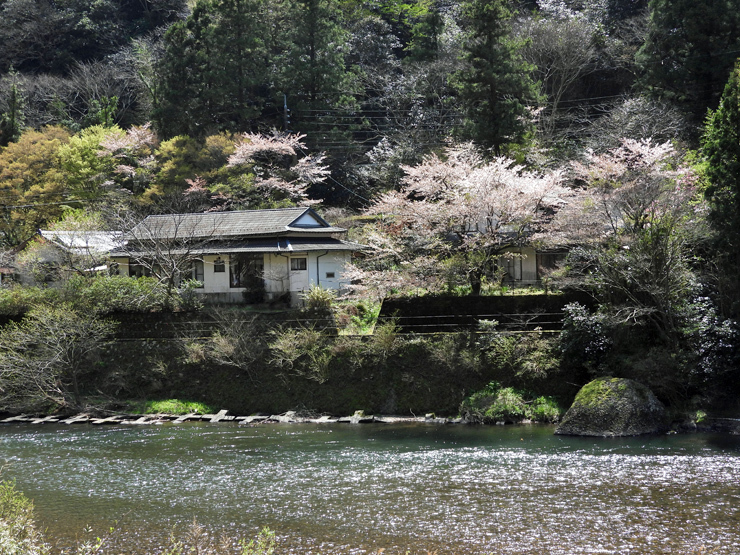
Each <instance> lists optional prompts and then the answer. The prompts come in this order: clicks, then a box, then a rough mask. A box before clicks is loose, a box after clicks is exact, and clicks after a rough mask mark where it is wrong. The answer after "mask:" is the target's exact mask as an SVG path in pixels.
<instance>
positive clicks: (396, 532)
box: [0, 423, 740, 555]
mask: <svg viewBox="0 0 740 555" xmlns="http://www.w3.org/2000/svg"><path fill="white" fill-rule="evenodd" d="M0 464H4V470H3V471H2V477H3V478H4V479H9V478H14V479H15V480H16V482H17V486H18V489H20V490H21V491H23V492H24V493H25V494H26V495H27V496H29V497H30V498H32V499H33V500H34V503H35V505H36V509H37V513H38V515H39V518H40V521H41V523H42V525H43V527H45V528H46V529H47V534H48V536H49V537H51V538H55V539H56V541H58V542H59V543H60V545H69V544H70V543H71V542H72V541H73V540H74V538H75V537H85V534H88V535H89V534H90V532H89V531H87V532H85V528H86V527H89V528H90V529H91V530H92V533H93V535H95V534H97V535H101V534H104V533H105V532H106V530H108V529H109V528H110V527H111V526H113V527H114V528H115V531H114V532H113V534H111V536H110V542H111V545H114V546H115V548H116V551H115V553H116V555H117V554H118V553H119V552H120V553H127V554H137V555H140V554H150V553H156V552H157V551H158V547H157V546H159V545H161V544H163V543H164V542H165V541H166V538H167V537H168V534H169V533H170V532H171V531H172V529H173V527H174V528H176V529H177V530H183V529H185V528H186V527H187V525H188V523H189V522H192V520H193V519H194V518H195V519H197V521H198V522H199V523H201V524H203V525H205V526H207V528H208V529H209V531H210V532H211V533H213V534H218V533H226V534H228V535H231V536H234V537H236V536H239V537H253V536H254V535H255V533H256V532H257V531H258V530H259V529H260V528H261V527H262V526H269V527H270V528H271V529H273V530H275V531H276V533H277V537H278V540H279V546H280V551H279V553H290V554H301V555H303V554H309V553H310V554H317V553H321V554H325V555H329V554H335V553H336V554H339V553H341V554H349V553H352V554H361V553H374V552H376V551H378V550H381V549H382V550H384V553H385V554H386V555H389V554H395V553H406V552H407V551H408V552H409V553H411V554H417V553H424V554H426V553H427V552H430V553H431V552H436V553H437V554H438V555H447V554H452V553H457V554H483V553H493V554H520V553H521V554H525V553H526V554H537V555H546V554H562V555H571V554H593V553H603V554H611V553H614V554H617V553H618V554H654V553H666V554H668V553H670V554H676V553H719V554H737V553H740V437H737V436H729V435H725V436H722V435H710V434H693V435H669V436H659V437H639V438H620V439H597V438H572V437H562V436H554V435H553V428H552V427H549V426H506V427H503V426H492V427H483V426H480V427H477V426H463V425H447V426H445V425H431V424H422V423H413V424H390V425H389V424H360V425H349V424H330V425H316V424H275V425H270V424H268V425H259V426H254V427H246V426H237V425H235V424H207V423H202V424H185V425H169V424H167V425H161V426H128V427H125V426H114V427H92V426H88V425H66V426H65V425H48V424H47V425H36V426H33V425H28V424H25V425H20V424H13V425H3V426H0Z"/></svg>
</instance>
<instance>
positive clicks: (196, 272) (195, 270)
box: [190, 260, 205, 287]
mask: <svg viewBox="0 0 740 555" xmlns="http://www.w3.org/2000/svg"><path fill="white" fill-rule="evenodd" d="M190 278H191V279H194V280H196V281H199V282H200V286H201V287H203V280H204V278H205V272H204V270H203V261H202V260H193V267H192V268H191V270H190Z"/></svg>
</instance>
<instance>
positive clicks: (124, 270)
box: [111, 257, 128, 277]
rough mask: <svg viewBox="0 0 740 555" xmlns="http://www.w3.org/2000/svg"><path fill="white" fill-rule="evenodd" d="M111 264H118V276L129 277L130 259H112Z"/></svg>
mask: <svg viewBox="0 0 740 555" xmlns="http://www.w3.org/2000/svg"><path fill="white" fill-rule="evenodd" d="M111 262H113V263H114V264H118V275H119V276H126V277H128V258H115V257H113V258H111Z"/></svg>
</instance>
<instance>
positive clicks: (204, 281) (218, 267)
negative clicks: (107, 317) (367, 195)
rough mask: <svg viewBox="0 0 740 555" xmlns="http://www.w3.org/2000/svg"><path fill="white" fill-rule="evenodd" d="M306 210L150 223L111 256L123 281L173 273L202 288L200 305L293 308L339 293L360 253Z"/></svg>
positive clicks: (173, 217) (163, 218)
mask: <svg viewBox="0 0 740 555" xmlns="http://www.w3.org/2000/svg"><path fill="white" fill-rule="evenodd" d="M346 234H347V230H346V229H344V228H340V227H334V226H332V225H331V224H329V223H328V222H326V221H325V220H324V219H323V218H322V217H321V216H319V215H318V213H316V212H315V211H314V210H313V209H311V208H305V207H302V208H279V209H270V210H242V211H234V212H207V213H199V214H165V215H156V216H148V217H147V218H145V219H144V220H143V221H142V222H141V223H139V224H138V225H136V226H135V227H134V228H133V229H132V230H131V231H130V232H129V233H128V234H127V237H126V241H125V244H123V245H122V246H120V247H119V248H117V249H115V250H114V251H113V252H111V254H110V256H111V259H112V261H113V263H114V264H115V265H116V267H117V271H118V273H120V274H123V275H129V276H141V275H151V274H156V273H157V270H158V269H159V268H161V267H162V265H165V264H169V265H172V266H173V267H174V266H177V267H178V269H179V270H178V271H179V272H180V274H181V278H192V279H193V280H197V281H198V282H200V284H201V285H202V287H200V288H199V289H197V292H198V293H199V294H202V295H203V296H204V300H207V301H210V302H219V303H238V302H255V303H257V302H271V301H275V300H278V299H281V298H282V299H286V300H287V299H290V300H291V303H292V304H293V305H297V304H299V303H300V300H301V293H302V292H303V291H305V290H307V289H309V288H310V287H311V286H312V285H314V286H320V287H323V288H325V289H333V290H340V289H342V287H343V285H344V283H343V282H342V272H343V271H344V267H345V265H346V264H347V262H349V260H350V258H351V256H352V254H353V252H357V251H360V250H362V248H363V247H362V246H361V245H358V244H356V243H351V242H349V241H347V240H346Z"/></svg>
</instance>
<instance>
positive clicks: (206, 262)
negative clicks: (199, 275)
mask: <svg viewBox="0 0 740 555" xmlns="http://www.w3.org/2000/svg"><path fill="white" fill-rule="evenodd" d="M217 258H219V256H218V255H213V254H206V255H204V256H203V289H201V290H200V292H202V293H229V292H232V291H238V289H231V288H230V287H229V257H228V255H222V256H221V260H223V261H224V271H223V272H214V271H213V267H214V265H213V263H214V262H215V261H216V259H217Z"/></svg>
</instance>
